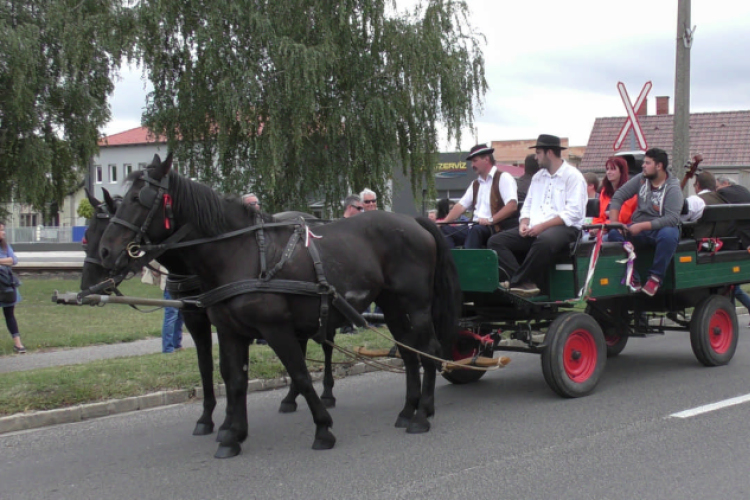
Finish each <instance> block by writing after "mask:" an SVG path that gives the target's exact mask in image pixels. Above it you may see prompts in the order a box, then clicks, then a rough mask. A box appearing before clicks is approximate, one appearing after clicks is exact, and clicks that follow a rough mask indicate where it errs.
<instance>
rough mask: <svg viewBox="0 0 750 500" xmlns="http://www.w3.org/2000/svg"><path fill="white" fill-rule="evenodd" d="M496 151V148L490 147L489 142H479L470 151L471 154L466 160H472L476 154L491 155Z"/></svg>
mask: <svg viewBox="0 0 750 500" xmlns="http://www.w3.org/2000/svg"><path fill="white" fill-rule="evenodd" d="M494 152H495V148H488V147H487V144H477V145H476V146H474V147H473V148H471V150H470V151H469V156H467V157H466V161H469V160H471V159H472V158H474V157H475V156H479V155H491V154H492V153H494Z"/></svg>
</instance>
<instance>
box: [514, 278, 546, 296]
mask: <svg viewBox="0 0 750 500" xmlns="http://www.w3.org/2000/svg"><path fill="white" fill-rule="evenodd" d="M539 292H540V290H539V287H537V286H536V285H535V284H534V283H532V282H530V281H527V282H526V283H521V284H520V285H516V286H512V287H511V288H510V293H514V294H516V295H518V296H519V297H535V296H537V295H539Z"/></svg>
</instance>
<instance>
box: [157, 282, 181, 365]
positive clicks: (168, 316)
mask: <svg viewBox="0 0 750 500" xmlns="http://www.w3.org/2000/svg"><path fill="white" fill-rule="evenodd" d="M164 299H165V300H172V296H171V295H169V292H168V291H166V290H164ZM181 348H182V313H181V312H180V310H179V309H177V308H174V307H165V308H164V324H163V325H162V327H161V352H164V353H170V352H174V350H175V349H181Z"/></svg>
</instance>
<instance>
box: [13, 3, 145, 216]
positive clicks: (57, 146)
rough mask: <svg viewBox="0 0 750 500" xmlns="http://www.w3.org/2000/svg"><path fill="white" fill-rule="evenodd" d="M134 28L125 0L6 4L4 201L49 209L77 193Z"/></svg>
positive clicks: (108, 113) (95, 143)
mask: <svg viewBox="0 0 750 500" xmlns="http://www.w3.org/2000/svg"><path fill="white" fill-rule="evenodd" d="M133 28H134V12H133V11H132V10H130V9H129V8H128V7H127V5H125V3H124V2H123V1H122V0H0V202H7V201H9V200H10V199H11V196H13V195H15V197H16V200H18V201H21V202H25V203H30V204H33V205H34V206H35V207H37V208H38V209H41V210H44V208H45V206H46V205H47V204H48V203H49V202H52V201H56V202H57V203H58V204H59V203H61V202H62V200H63V198H64V197H65V195H66V194H68V192H70V191H71V190H72V189H73V188H75V185H76V182H77V180H79V178H80V177H81V175H82V173H83V172H85V170H86V168H87V167H88V164H89V162H90V160H91V158H92V156H93V155H94V154H95V153H96V150H97V149H96V148H97V139H98V133H99V129H100V128H101V127H103V126H104V125H105V124H106V123H107V122H108V121H109V119H110V112H109V107H108V105H107V97H108V95H109V94H111V93H112V90H113V88H114V84H113V81H112V77H113V72H114V71H115V70H116V69H117V68H119V66H120V63H121V60H122V57H123V56H125V55H127V54H128V53H129V52H132V44H133V41H134V38H133Z"/></svg>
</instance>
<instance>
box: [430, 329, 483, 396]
mask: <svg viewBox="0 0 750 500" xmlns="http://www.w3.org/2000/svg"><path fill="white" fill-rule="evenodd" d="M450 354H451V355H450V357H449V359H450V360H451V361H460V360H462V359H466V358H473V357H474V356H476V355H481V356H486V357H488V358H491V357H492V356H493V354H494V351H493V350H492V345H488V346H486V345H483V344H482V343H481V342H480V341H479V340H477V339H476V338H475V337H474V334H473V333H472V332H471V331H468V330H462V331H460V332H459V334H458V339H456V343H455V344H453V349H452V351H451V353H450ZM485 373H487V372H485V371H479V370H461V369H454V370H451V371H449V372H444V373H442V376H443V378H444V379H445V380H447V381H448V382H451V383H453V384H470V383H471V382H476V381H477V380H479V379H480V378H482V377H483V376H484V374H485Z"/></svg>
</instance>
